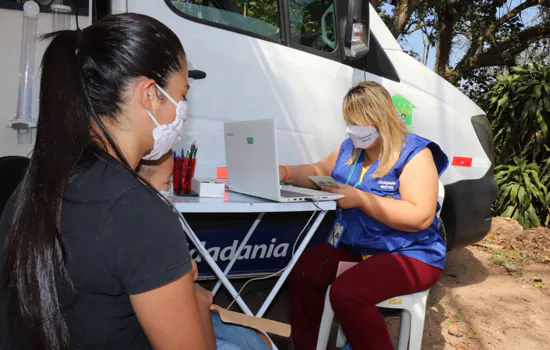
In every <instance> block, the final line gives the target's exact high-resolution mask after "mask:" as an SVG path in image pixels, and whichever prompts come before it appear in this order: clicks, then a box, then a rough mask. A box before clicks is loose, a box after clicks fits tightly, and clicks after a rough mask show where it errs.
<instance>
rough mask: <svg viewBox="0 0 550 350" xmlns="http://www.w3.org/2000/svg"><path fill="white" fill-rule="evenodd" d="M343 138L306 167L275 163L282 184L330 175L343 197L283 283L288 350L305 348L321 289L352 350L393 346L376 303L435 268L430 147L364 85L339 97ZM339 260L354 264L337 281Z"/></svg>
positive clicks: (424, 281)
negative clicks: (323, 233)
mask: <svg viewBox="0 0 550 350" xmlns="http://www.w3.org/2000/svg"><path fill="white" fill-rule="evenodd" d="M343 114H344V119H345V121H346V123H347V124H348V128H347V134H348V138H347V139H346V140H344V142H343V143H342V145H341V146H340V147H339V148H338V149H337V150H335V151H334V152H332V153H331V154H330V155H329V156H328V157H326V158H325V159H323V160H321V161H320V162H318V163H316V164H307V165H300V166H288V167H287V166H282V169H281V175H282V178H283V179H284V181H285V182H287V183H290V184H295V185H299V186H304V187H314V184H313V183H312V182H311V181H310V180H309V176H310V175H317V176H329V175H330V176H332V177H333V178H334V179H335V180H336V182H338V183H339V186H338V187H333V188H324V190H325V191H330V192H334V193H340V194H343V195H345V197H344V198H342V199H340V200H339V201H338V210H337V219H336V222H335V223H334V226H333V230H332V231H331V233H330V235H329V238H328V240H327V242H326V243H323V244H321V245H319V246H317V247H313V248H310V249H308V250H306V252H304V254H303V255H302V258H301V259H300V260H299V261H298V263H297V264H296V266H295V268H294V270H293V271H292V273H291V275H290V278H289V285H290V319H291V324H292V328H293V330H294V331H293V332H292V334H293V340H294V343H295V345H296V346H297V347H298V349H301V350H309V349H315V345H316V341H317V336H318V332H319V325H320V321H321V314H322V311H323V303H324V297H325V292H326V289H327V287H328V286H329V285H331V284H332V287H331V290H330V298H331V302H332V305H333V308H334V311H335V313H336V316H337V317H338V319H339V320H340V324H341V326H342V329H343V331H344V334H345V335H346V338H347V339H348V341H349V343H350V345H351V347H352V348H353V349H376V350H384V349H393V347H392V343H391V340H390V336H389V334H388V330H387V328H386V324H385V322H384V318H383V317H382V315H381V314H380V312H379V311H378V309H377V308H376V306H375V305H376V304H377V303H379V302H381V301H383V300H386V299H389V298H391V297H394V296H398V295H403V294H410V293H415V292H419V291H422V290H426V289H428V288H430V287H432V286H433V285H434V284H435V283H436V282H437V280H438V279H439V276H440V275H441V270H442V269H443V265H444V263H445V242H444V241H443V239H442V238H441V236H440V235H439V233H438V230H439V225H440V222H439V219H438V218H437V216H436V209H437V208H436V207H437V205H438V204H437V191H438V178H439V176H440V175H441V174H442V173H443V171H444V170H445V168H446V167H447V165H448V160H447V157H446V155H445V154H444V153H443V152H442V151H441V149H440V148H439V146H437V145H436V144H435V143H433V142H431V141H429V140H426V139H424V138H422V137H420V136H417V135H414V134H410V133H408V132H407V129H406V128H405V126H404V125H403V124H402V123H401V121H400V119H399V118H398V117H397V113H396V111H395V108H394V106H393V103H392V100H391V97H390V95H389V93H388V92H387V91H386V89H384V88H383V87H382V86H381V85H379V84H377V83H374V82H363V83H360V84H358V85H357V86H355V87H353V88H352V89H351V90H350V91H349V92H348V93H347V95H346V97H345V98H344V104H343ZM341 261H352V262H359V264H357V265H355V266H354V267H352V268H351V269H349V270H347V271H346V272H344V273H343V274H341V275H340V276H338V278H336V279H335V277H336V271H337V268H338V264H339V263H340V262H341Z"/></svg>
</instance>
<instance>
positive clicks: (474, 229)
mask: <svg viewBox="0 0 550 350" xmlns="http://www.w3.org/2000/svg"><path fill="white" fill-rule="evenodd" d="M493 175H494V172H493V167H491V168H490V169H489V171H487V173H486V174H485V175H484V176H483V177H482V178H480V179H476V180H464V181H458V182H455V183H453V184H450V185H446V186H445V199H444V201H443V208H442V209H441V219H442V220H443V224H444V225H445V231H446V234H447V250H451V249H456V248H461V247H465V246H467V245H470V244H472V243H476V242H479V241H480V240H481V239H482V238H483V237H485V236H486V235H487V233H489V231H490V230H491V221H492V218H491V213H490V211H491V207H492V205H493V202H494V200H495V198H496V196H497V193H498V187H497V185H496V183H495V180H494V176H493Z"/></svg>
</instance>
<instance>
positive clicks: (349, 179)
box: [346, 150, 363, 188]
mask: <svg viewBox="0 0 550 350" xmlns="http://www.w3.org/2000/svg"><path fill="white" fill-rule="evenodd" d="M362 155H363V150H361V151H359V154H358V155H357V158H355V162H353V166H352V167H351V171H350V173H349V176H348V181H346V185H349V183H350V182H351V178H352V177H353V174H354V173H355V168H356V167H357V162H358V161H359V158H360V157H361V156H362ZM361 182H362V179H361V178H359V181H357V183H356V184H355V186H353V187H355V188H357V187H359V185H361Z"/></svg>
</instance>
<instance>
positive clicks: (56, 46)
mask: <svg viewBox="0 0 550 350" xmlns="http://www.w3.org/2000/svg"><path fill="white" fill-rule="evenodd" d="M46 39H52V40H51V43H50V44H49V46H48V48H47V49H46V52H45V53H44V57H43V61H42V78H41V86H40V102H39V122H38V130H37V137H36V143H35V146H34V151H33V154H32V157H31V160H30V164H29V167H28V170H27V172H26V173H25V176H24V178H23V180H22V182H21V184H20V186H19V188H18V189H17V190H16V192H15V193H14V195H13V196H12V198H11V199H10V201H9V202H8V204H7V205H6V207H5V209H4V211H3V213H2V217H1V220H0V242H1V243H2V245H1V246H2V249H1V250H0V271H1V272H2V284H1V285H0V327H1V329H0V336H1V338H0V347H1V348H2V349H4V348H10V349H56V350H57V349H73V348H86V349H150V348H155V349H213V348H215V347H216V339H215V335H214V330H213V327H212V321H211V320H210V312H209V307H210V303H211V298H210V297H209V295H207V294H206V293H204V292H200V291H199V292H197V288H196V287H195V285H194V284H193V282H194V273H193V271H192V261H191V257H190V255H189V250H188V247H187V241H186V237H185V234H184V232H183V230H182V227H181V224H180V221H179V217H178V213H177V212H175V211H174V208H173V207H172V206H171V205H170V203H169V202H167V201H166V200H164V199H162V196H160V195H159V193H158V192H157V191H156V190H154V189H153V188H152V187H151V186H150V185H149V184H148V183H147V181H146V180H144V179H142V178H140V177H139V175H137V174H136V172H135V169H136V167H137V166H138V164H139V162H140V160H142V159H147V160H156V159H159V158H160V157H161V156H163V155H164V154H166V152H168V151H170V149H171V148H172V146H173V145H174V143H176V142H178V141H179V140H180V139H181V134H182V131H183V126H184V122H185V120H186V118H187V104H186V102H185V96H186V94H187V92H188V90H189V85H188V80H187V75H188V69H187V63H186V59H185V52H184V50H183V47H182V45H181V43H180V41H179V40H178V38H177V36H176V35H175V34H174V33H173V32H172V31H171V30H170V29H168V28H167V27H166V26H165V25H163V24H162V23H160V22H158V21H157V20H154V19H152V18H149V17H146V16H142V15H136V14H123V15H117V16H110V17H107V18H105V19H103V20H101V21H99V22H97V23H96V24H94V25H92V26H90V27H88V28H86V29H84V30H82V31H80V30H77V31H61V32H56V33H52V34H49V35H47V36H46ZM241 331H243V332H246V331H249V333H241V335H243V334H244V335H245V336H246V337H249V338H250V337H254V336H255V338H254V339H253V340H252V341H251V342H250V343H249V345H248V346H243V348H252V349H256V348H266V347H267V345H266V344H265V343H263V342H262V340H261V339H260V337H259V336H258V335H257V334H256V333H254V332H253V331H251V330H248V329H244V328H239V329H237V330H233V331H232V332H230V333H231V334H237V333H238V332H241ZM244 340H245V339H243V341H244ZM248 340H250V339H248ZM254 341H259V343H257V344H259V345H256V343H254ZM250 344H252V345H250Z"/></svg>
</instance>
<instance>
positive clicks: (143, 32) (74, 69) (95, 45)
mask: <svg viewBox="0 0 550 350" xmlns="http://www.w3.org/2000/svg"><path fill="white" fill-rule="evenodd" d="M44 38H46V39H53V40H52V41H51V43H50V45H49V46H48V48H47V49H46V51H45V53H44V57H43V60H42V76H41V82H40V102H39V122H38V128H37V136H36V143H35V145H34V150H33V154H32V157H31V160H30V164H29V167H28V169H27V172H26V174H25V176H24V178H23V180H22V183H21V184H20V188H19V191H18V192H17V193H16V194H15V199H14V200H15V209H14V213H13V216H12V219H11V226H10V232H9V235H8V239H7V242H6V250H7V257H6V265H5V269H4V282H5V283H6V287H7V289H8V291H9V296H10V306H11V307H12V308H13V309H12V310H11V311H10V316H11V317H10V319H11V321H12V322H18V323H19V324H20V325H21V326H23V328H24V329H25V330H26V334H28V336H29V339H30V340H31V342H32V343H33V346H34V348H37V349H52V350H53V349H56V350H57V349H70V348H71V347H72V346H71V343H70V339H69V332H68V327H67V324H66V323H65V320H64V315H63V305H61V303H62V302H63V301H64V298H62V297H60V295H67V294H66V292H67V291H68V292H73V287H72V283H71V280H70V278H69V276H68V275H67V271H66V269H65V267H64V262H65V254H64V249H63V246H64V245H63V235H62V226H61V211H62V205H63V193H64V191H65V188H66V186H67V184H68V183H69V180H70V176H71V174H72V171H73V169H74V168H75V166H76V165H77V164H78V163H79V160H80V157H81V155H82V154H83V153H84V152H85V151H86V149H89V148H90V147H91V146H92V145H96V142H97V137H94V132H99V135H96V136H100V139H103V140H106V141H107V143H108V144H109V146H110V148H111V149H113V150H114V151H115V153H116V154H117V155H118V158H119V160H120V161H121V163H122V165H123V166H125V167H128V163H127V162H126V160H125V159H124V158H123V157H122V154H121V152H120V150H119V148H118V147H117V145H116V143H115V142H114V141H113V139H112V137H110V135H109V133H108V131H107V128H105V123H104V120H110V121H116V119H117V118H118V117H119V116H120V112H121V111H122V106H123V104H124V102H125V92H126V90H127V87H128V84H129V83H130V82H131V81H132V79H135V78H138V77H141V76H145V77H149V78H152V79H155V81H156V82H157V84H159V85H161V86H166V82H167V79H168V77H169V75H170V74H172V73H174V72H177V71H179V70H180V60H181V58H182V57H184V56H185V53H184V51H183V47H182V46H181V43H180V42H179V40H178V38H177V36H176V35H175V34H174V33H173V32H172V31H170V29H168V28H167V27H166V26H165V25H163V24H162V23H160V22H158V21H156V20H154V19H152V18H149V17H146V16H142V15H136V14H122V15H117V16H109V17H106V18H104V19H103V20H102V21H100V22H98V23H96V24H94V25H92V26H90V27H88V28H86V29H84V30H83V32H82V33H80V34H79V33H78V32H75V31H61V32H56V33H52V34H48V35H46V36H45V37H44ZM159 48H162V49H159ZM92 126H96V127H92ZM98 130H99V131H98ZM95 147H98V146H97V145H96V146H95Z"/></svg>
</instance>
